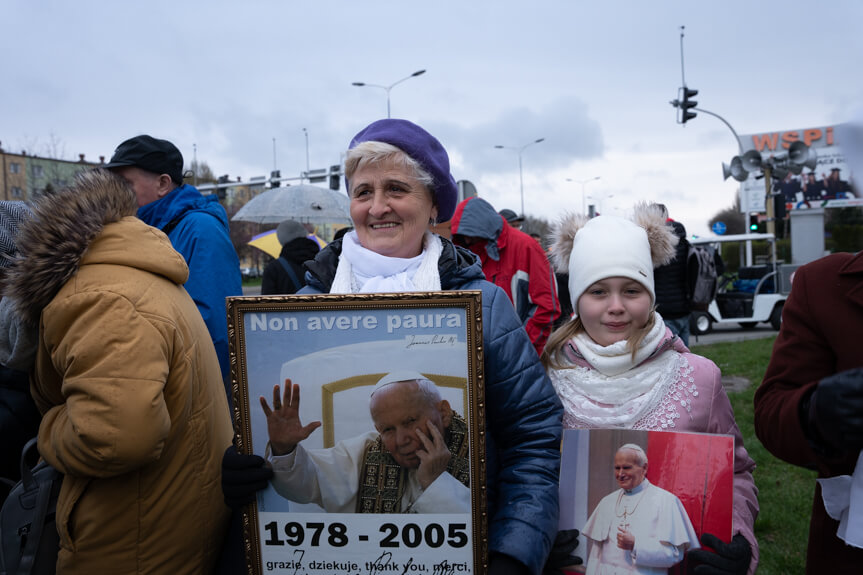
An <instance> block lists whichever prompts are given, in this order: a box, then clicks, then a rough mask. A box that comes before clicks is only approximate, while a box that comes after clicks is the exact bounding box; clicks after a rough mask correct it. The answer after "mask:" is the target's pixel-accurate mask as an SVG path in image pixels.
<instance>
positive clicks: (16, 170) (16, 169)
mask: <svg viewBox="0 0 863 575" xmlns="http://www.w3.org/2000/svg"><path fill="white" fill-rule="evenodd" d="M9 173H10V174H20V173H21V164H19V163H18V162H9Z"/></svg>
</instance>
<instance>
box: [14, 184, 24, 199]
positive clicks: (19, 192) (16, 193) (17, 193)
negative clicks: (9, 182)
mask: <svg viewBox="0 0 863 575" xmlns="http://www.w3.org/2000/svg"><path fill="white" fill-rule="evenodd" d="M12 197H13V198H21V197H24V190H22V189H21V188H19V187H18V186H12Z"/></svg>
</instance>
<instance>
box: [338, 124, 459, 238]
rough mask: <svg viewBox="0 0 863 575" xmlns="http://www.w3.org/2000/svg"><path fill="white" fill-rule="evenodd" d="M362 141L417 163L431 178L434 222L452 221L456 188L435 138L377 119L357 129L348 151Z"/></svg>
mask: <svg viewBox="0 0 863 575" xmlns="http://www.w3.org/2000/svg"><path fill="white" fill-rule="evenodd" d="M362 142H384V143H387V144H391V145H393V146H395V147H396V148H398V149H400V150H401V151H403V152H404V153H405V154H407V155H408V156H410V157H411V158H413V159H414V160H416V161H417V162H419V164H420V165H421V166H422V167H423V169H424V170H426V171H427V172H428V173H429V174H431V176H432V178H433V179H434V183H433V184H432V195H434V198H435V204H437V208H438V221H440V222H446V221H449V220H450V218H452V214H453V212H454V211H455V205H456V203H457V201H458V187H457V186H456V183H455V179H454V178H453V177H452V174H450V172H449V156H448V155H447V153H446V150H444V148H443V146H442V145H441V143H440V142H438V141H437V139H436V138H435V137H434V136H432V135H431V134H429V133H428V132H426V131H425V130H423V129H422V128H420V127H419V126H417V125H416V124H414V123H412V122H408V121H407V120H393V119H386V120H378V121H377V122H373V123H371V124H369V125H368V126H366V127H365V128H363V129H362V130H360V133H359V134H357V135H356V136H354V139H353V140H351V144H350V146H348V148H349V149H351V148H355V147H356V146H357V144H360V143H362Z"/></svg>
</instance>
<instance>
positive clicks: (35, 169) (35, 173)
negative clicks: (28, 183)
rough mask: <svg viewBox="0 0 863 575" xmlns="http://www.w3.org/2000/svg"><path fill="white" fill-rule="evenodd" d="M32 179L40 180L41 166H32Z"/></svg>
mask: <svg viewBox="0 0 863 575" xmlns="http://www.w3.org/2000/svg"><path fill="white" fill-rule="evenodd" d="M33 177H34V178H41V177H42V166H33Z"/></svg>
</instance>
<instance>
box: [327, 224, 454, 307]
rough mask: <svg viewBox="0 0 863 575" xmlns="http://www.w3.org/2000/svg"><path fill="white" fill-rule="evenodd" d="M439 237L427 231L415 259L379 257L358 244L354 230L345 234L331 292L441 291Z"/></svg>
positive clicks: (379, 255)
mask: <svg viewBox="0 0 863 575" xmlns="http://www.w3.org/2000/svg"><path fill="white" fill-rule="evenodd" d="M442 251H443V244H441V241H440V238H439V237H438V236H437V235H435V234H432V233H431V232H426V233H425V236H424V237H423V251H422V253H421V254H420V255H418V256H416V257H414V258H391V257H388V256H382V255H381V254H378V253H375V252H373V251H371V250H368V249H366V248H364V247H363V246H362V245H360V242H359V239H358V238H357V232H356V231H352V232H348V233H347V234H345V236H344V239H343V240H342V255H341V256H340V257H339V264H338V266H336V276H335V278H333V285H332V287H330V293H393V292H408V291H440V289H441V287H440V272H438V259H440V255H441V252H442Z"/></svg>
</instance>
